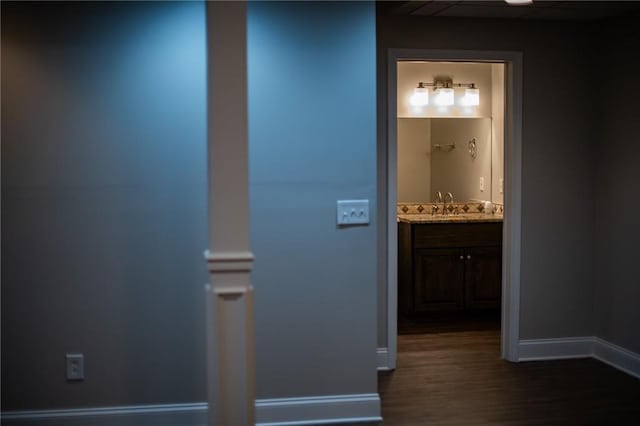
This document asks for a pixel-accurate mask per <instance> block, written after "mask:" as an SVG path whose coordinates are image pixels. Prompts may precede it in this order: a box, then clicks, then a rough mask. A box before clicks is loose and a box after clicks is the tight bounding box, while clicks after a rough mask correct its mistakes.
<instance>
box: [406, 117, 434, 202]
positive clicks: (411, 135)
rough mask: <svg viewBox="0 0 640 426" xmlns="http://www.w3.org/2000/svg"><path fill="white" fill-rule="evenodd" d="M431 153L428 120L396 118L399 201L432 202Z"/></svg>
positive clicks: (429, 123)
mask: <svg viewBox="0 0 640 426" xmlns="http://www.w3.org/2000/svg"><path fill="white" fill-rule="evenodd" d="M431 154H432V152H431V120H430V119H428V118H399V119H398V202H404V203H413V202H416V203H427V202H429V201H432V196H431Z"/></svg>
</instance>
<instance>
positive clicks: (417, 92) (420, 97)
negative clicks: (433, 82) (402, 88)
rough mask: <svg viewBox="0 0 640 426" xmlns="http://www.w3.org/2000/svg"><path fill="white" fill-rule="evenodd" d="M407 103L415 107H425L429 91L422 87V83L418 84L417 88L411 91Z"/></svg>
mask: <svg viewBox="0 0 640 426" xmlns="http://www.w3.org/2000/svg"><path fill="white" fill-rule="evenodd" d="M409 103H410V104H411V105H412V106H416V107H421V106H424V105H427V104H428V103H429V89H427V88H426V87H424V86H423V85H422V83H420V84H418V87H416V88H415V89H413V95H411V97H410V98H409Z"/></svg>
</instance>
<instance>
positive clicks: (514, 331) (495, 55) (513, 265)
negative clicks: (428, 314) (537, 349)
mask: <svg viewBox="0 0 640 426" xmlns="http://www.w3.org/2000/svg"><path fill="white" fill-rule="evenodd" d="M421 60H422V61H435V62H462V61H464V62H494V63H496V62H498V63H504V64H505V129H504V130H505V137H504V204H505V213H504V222H503V231H502V232H503V235H502V247H503V250H502V304H501V306H502V325H501V348H500V350H501V356H502V358H504V359H506V360H508V361H513V362H517V361H518V343H519V340H520V229H521V218H522V197H521V182H522V53H520V52H508V51H482V50H423V49H389V52H388V57H387V106H388V109H387V150H386V151H387V187H386V191H387V204H388V205H387V246H388V247H387V351H388V353H387V363H388V365H387V367H388V368H389V369H394V368H396V360H397V344H398V343H397V342H398V328H397V327H398V325H397V321H398V302H397V300H398V294H397V292H398V244H397V241H398V229H397V226H398V225H397V220H396V204H397V195H398V194H397V179H398V170H397V169H398V163H397V159H398V152H397V151H398V141H397V62H398V61H421Z"/></svg>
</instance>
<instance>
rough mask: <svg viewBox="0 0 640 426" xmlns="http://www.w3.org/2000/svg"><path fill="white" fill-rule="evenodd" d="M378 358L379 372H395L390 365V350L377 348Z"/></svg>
mask: <svg viewBox="0 0 640 426" xmlns="http://www.w3.org/2000/svg"><path fill="white" fill-rule="evenodd" d="M376 356H377V359H378V371H390V370H393V368H392V367H391V365H390V363H389V349H388V348H377V349H376Z"/></svg>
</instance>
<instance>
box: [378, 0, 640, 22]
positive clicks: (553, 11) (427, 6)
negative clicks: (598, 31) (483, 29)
mask: <svg viewBox="0 0 640 426" xmlns="http://www.w3.org/2000/svg"><path fill="white" fill-rule="evenodd" d="M389 9H390V10H389V11H390V12H391V13H393V14H399V15H415V16H437V17H457V18H461V17H463V18H503V19H543V20H565V21H566V20H569V21H597V20H603V19H608V18H614V17H617V16H622V15H626V14H629V13H638V12H640V1H575V0H574V1H552V0H534V3H533V4H530V5H525V6H512V5H509V4H507V3H505V2H504V1H468V0H467V1H441V0H431V1H401V2H394V3H393V4H392V5H391V7H390V8H389Z"/></svg>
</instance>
